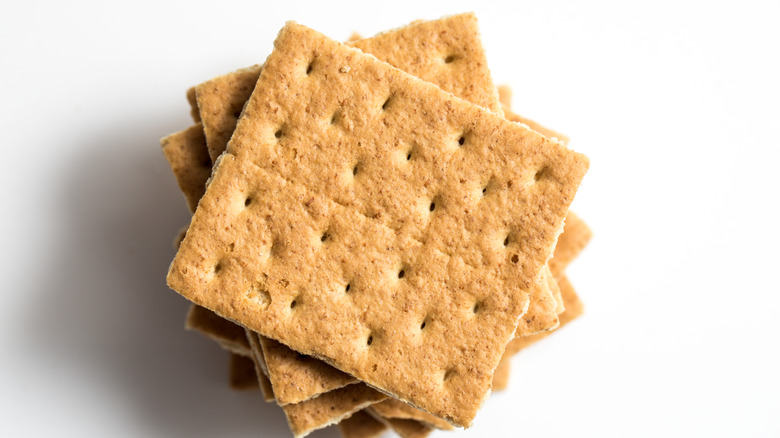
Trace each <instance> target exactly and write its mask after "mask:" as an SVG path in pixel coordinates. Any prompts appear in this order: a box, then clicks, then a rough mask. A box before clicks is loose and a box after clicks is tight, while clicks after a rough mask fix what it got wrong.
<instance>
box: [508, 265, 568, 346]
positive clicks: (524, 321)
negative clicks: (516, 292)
mask: <svg viewBox="0 0 780 438" xmlns="http://www.w3.org/2000/svg"><path fill="white" fill-rule="evenodd" d="M540 280H541V281H539V282H537V283H536V284H534V286H533V288H531V295H530V303H529V305H528V311H527V312H525V314H523V316H522V317H520V322H519V324H518V325H517V330H516V331H515V336H530V335H533V334H536V333H539V332H542V331H545V330H553V329H555V328H556V327H558V313H559V312H558V309H557V307H558V303H557V302H556V300H555V292H554V291H555V290H557V288H558V285H557V284H556V282H555V279H553V278H552V273H550V269H549V268H548V267H547V266H545V267H544V269H543V270H542V276H541V279H540Z"/></svg>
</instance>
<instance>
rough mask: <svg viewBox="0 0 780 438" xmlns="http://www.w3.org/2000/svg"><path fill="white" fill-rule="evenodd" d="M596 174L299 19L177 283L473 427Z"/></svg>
mask: <svg viewBox="0 0 780 438" xmlns="http://www.w3.org/2000/svg"><path fill="white" fill-rule="evenodd" d="M314 96H316V99H315V98H314ZM334 115H336V116H337V117H335V118H334V117H333V116H334ZM409 145H411V146H412V149H413V154H412V155H414V156H415V158H416V159H409V160H407V159H406V157H407V156H408V152H409ZM356 164H357V165H356ZM586 169H587V159H586V158H585V157H584V156H582V155H579V154H576V153H574V152H572V151H570V150H568V149H565V148H563V147H561V146H560V145H558V144H555V143H551V142H549V141H548V140H547V139H546V138H544V137H542V136H540V135H538V134H537V133H535V132H533V131H530V130H528V129H525V128H524V127H522V126H520V125H517V124H514V123H508V122H506V121H505V120H503V119H501V118H500V117H497V116H495V115H493V114H491V113H489V112H487V111H485V110H483V109H481V108H479V107H476V106H474V105H472V104H469V103H467V102H465V101H462V100H460V99H457V98H455V97H453V96H452V95H450V94H448V93H445V92H443V91H442V90H440V89H439V88H437V87H435V86H434V85H431V84H429V83H426V82H423V81H420V80H419V79H416V78H414V77H412V76H409V75H408V74H405V73H403V72H401V71H399V70H395V69H393V68H391V67H390V66H388V65H386V64H384V63H381V62H379V61H377V60H376V59H375V58H373V57H370V56H367V55H365V54H363V53H361V52H359V51H356V50H354V49H350V48H348V47H346V46H344V45H341V44H339V43H337V42H335V41H332V40H329V39H327V38H325V37H324V36H322V35H320V34H318V33H316V32H314V31H312V30H310V29H307V28H305V27H303V26H299V25H296V24H293V23H290V24H288V25H287V26H285V28H284V29H283V30H282V31H281V32H280V35H279V37H278V38H277V41H276V43H275V50H274V52H273V53H272V54H271V55H270V56H269V58H268V60H267V62H266V64H265V67H264V68H263V73H262V74H261V76H260V79H259V81H258V84H257V86H256V87H255V92H254V93H253V94H252V98H251V99H250V100H249V102H248V104H247V106H246V109H245V110H244V115H243V116H242V118H241V120H240V121H239V124H238V126H237V128H236V132H235V133H234V135H233V137H232V140H231V142H230V145H229V146H228V153H227V154H225V155H222V157H221V163H219V164H218V166H217V168H216V170H215V172H214V176H213V179H212V182H211V185H210V186H209V188H208V190H207V191H206V194H205V196H204V197H203V199H202V200H201V202H200V204H199V207H198V210H197V211H196V213H195V215H194V217H193V221H192V224H191V226H190V231H189V232H188V233H187V236H186V237H185V240H184V242H183V243H182V248H181V249H180V251H179V253H178V254H177V257H176V259H175V260H174V262H173V264H172V267H171V270H170V272H169V276H168V281H169V284H170V286H171V287H172V288H173V289H175V290H177V291H178V292H180V293H181V294H182V295H184V296H185V297H187V298H188V299H190V300H192V301H194V302H196V303H198V304H202V305H205V306H207V307H209V308H211V309H213V310H215V311H216V312H217V313H219V314H221V315H223V316H225V317H229V318H231V319H235V320H237V321H240V322H241V323H242V324H244V325H245V326H246V327H248V328H250V329H253V330H255V331H258V332H259V333H261V334H263V335H265V336H269V337H273V338H276V339H277V340H280V341H281V342H283V343H285V344H287V345H289V346H291V347H292V348H294V349H295V350H297V351H300V352H303V353H305V354H310V355H315V356H317V357H320V358H325V359H326V360H327V361H329V362H330V363H331V364H334V365H335V366H336V367H338V368H340V369H341V370H343V371H345V372H348V373H350V374H353V375H355V376H356V377H358V378H359V379H361V380H363V381H365V382H367V383H369V384H371V385H373V386H376V387H379V388H382V389H383V390H384V391H387V392H389V393H392V394H394V395H396V396H398V397H399V398H401V399H402V400H404V401H407V402H411V403H412V404H414V405H415V406H417V407H420V408H423V409H424V410H426V411H428V412H430V413H432V414H434V415H437V416H440V417H444V418H446V419H448V420H449V421H450V422H451V423H453V424H456V425H463V426H467V425H469V424H470V422H471V419H472V418H473V416H474V414H475V413H476V410H477V409H478V407H479V406H480V405H481V403H482V401H483V400H484V398H485V396H486V394H487V393H488V391H489V388H490V384H491V375H492V371H493V369H494V368H495V367H496V366H497V365H498V360H499V359H500V353H501V346H503V345H505V344H506V342H507V341H508V340H509V338H510V337H511V336H512V334H513V333H514V329H515V326H516V323H517V320H518V318H519V316H520V315H521V313H522V312H524V310H525V308H526V307H527V305H528V290H529V289H530V288H531V286H532V285H533V283H534V282H536V281H537V280H538V278H539V275H540V272H541V269H542V266H543V265H544V263H545V261H546V259H547V258H548V257H549V256H550V255H551V252H552V245H553V244H554V242H555V239H556V238H557V234H558V233H559V231H560V229H561V225H562V222H563V217H564V215H565V212H566V210H567V209H568V205H569V203H570V202H571V200H572V199H573V196H574V193H575V192H576V189H577V187H578V185H579V182H580V181H581V179H582V177H583V176H584V173H585V171H586ZM387 187H393V190H392V191H388V190H386V188H387ZM482 195H484V196H482ZM252 199H260V200H262V202H256V203H252V202H251V201H252ZM429 207H430V208H429ZM543 207H544V208H543ZM435 209H436V211H433V210H435ZM464 212H467V213H468V214H466V215H464V214H463V213H464ZM507 234H508V235H509V236H510V239H509V241H508V242H509V243H508V244H507V245H502V242H504V241H505V237H506V236H507ZM520 242H522V243H523V244H522V245H520ZM404 273H405V277H404ZM453 273H455V274H456V275H453ZM346 286H352V288H353V290H352V293H349V291H347V290H346ZM445 297H446V298H445ZM369 303H370V306H369ZM377 309H380V310H377ZM475 311H476V312H475ZM421 321H422V322H427V323H428V330H425V332H424V333H425V335H424V337H423V335H422V333H423V331H422V330H420V327H421V326H420V323H421ZM485 327H490V330H485V329H484V328H485ZM415 328H416V329H415ZM422 328H423V329H424V328H425V325H424V324H423V326H422ZM445 333H446V336H445ZM390 334H392V336H391V335H390ZM423 340H424V342H423ZM401 351H403V352H404V354H403V355H401V356H399V355H398V352H401ZM321 397H322V396H321Z"/></svg>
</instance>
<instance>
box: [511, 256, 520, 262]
mask: <svg viewBox="0 0 780 438" xmlns="http://www.w3.org/2000/svg"><path fill="white" fill-rule="evenodd" d="M519 261H520V257H518V256H517V254H514V255H512V263H517V262H519Z"/></svg>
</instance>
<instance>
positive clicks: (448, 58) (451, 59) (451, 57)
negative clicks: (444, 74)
mask: <svg viewBox="0 0 780 438" xmlns="http://www.w3.org/2000/svg"><path fill="white" fill-rule="evenodd" d="M456 59H458V58H457V57H456V56H455V55H447V56H445V57H444V63H445V64H452V63H453V62H454V61H455V60H456Z"/></svg>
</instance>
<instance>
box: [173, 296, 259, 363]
mask: <svg viewBox="0 0 780 438" xmlns="http://www.w3.org/2000/svg"><path fill="white" fill-rule="evenodd" d="M185 328H186V329H187V330H195V331H197V332H200V333H201V334H203V335H205V336H207V337H209V338H211V339H213V340H215V341H217V343H218V344H219V345H220V346H222V348H224V349H226V350H228V351H230V352H232V353H235V354H238V355H240V356H244V357H251V356H252V352H251V350H250V348H249V341H248V340H247V338H246V334H245V332H244V328H243V327H241V326H239V325H237V324H235V323H233V322H231V321H228V320H227V319H225V318H222V317H220V316H219V315H217V314H216V313H214V312H212V311H211V310H209V309H206V308H204V307H201V306H197V305H192V306H190V310H189V312H188V313H187V319H186V321H185Z"/></svg>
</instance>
